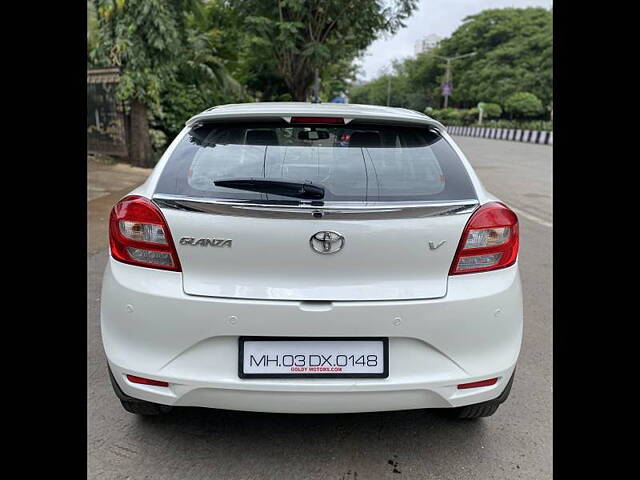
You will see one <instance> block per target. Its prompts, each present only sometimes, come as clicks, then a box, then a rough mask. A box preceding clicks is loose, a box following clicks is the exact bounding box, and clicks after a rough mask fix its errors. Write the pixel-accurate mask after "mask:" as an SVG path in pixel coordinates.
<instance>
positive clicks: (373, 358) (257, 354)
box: [238, 337, 389, 378]
mask: <svg viewBox="0 0 640 480" xmlns="http://www.w3.org/2000/svg"><path fill="white" fill-rule="evenodd" d="M238 375H239V376H240V378H289V377H306V378H321V377H322V378H325V377H333V378H337V377H340V378H387V377H388V376H389V339H388V338H383V337H365V338H361V337H358V338H350V337H349V338H346V337H337V338H327V337H322V338H292V337H240V339H239V358H238Z"/></svg>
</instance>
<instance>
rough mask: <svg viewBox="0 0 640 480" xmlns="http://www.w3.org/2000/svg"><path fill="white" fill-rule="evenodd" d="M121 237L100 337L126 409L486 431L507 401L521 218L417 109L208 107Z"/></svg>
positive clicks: (117, 219)
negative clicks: (363, 419) (437, 413)
mask: <svg viewBox="0 0 640 480" xmlns="http://www.w3.org/2000/svg"><path fill="white" fill-rule="evenodd" d="M109 235H110V250H111V257H110V259H109V262H108V265H107V268H106V271H105V273H104V281H103V287H102V307H101V322H102V339H103V343H104V349H105V352H106V355H107V359H108V363H109V370H110V375H111V380H112V383H113V387H114V389H115V392H116V394H117V395H118V397H119V398H120V400H121V402H122V405H123V406H124V408H125V409H126V410H127V411H129V412H132V413H137V414H143V415H145V414H146V415H153V414H158V413H162V412H166V411H168V410H170V409H171V407H172V406H199V407H211V408H220V409H230V410H247V411H261V412H288V413H339V412H340V413H345V412H368V411H384V410H404V409H418V408H449V409H451V411H453V412H455V413H456V414H457V415H458V416H460V417H463V418H475V417H482V416H488V415H491V414H493V413H494V412H495V411H496V409H497V408H498V406H499V405H500V403H502V402H504V401H505V399H506V398H507V396H508V394H509V391H510V389H511V384H512V382H513V375H514V371H515V367H516V361H517V359H518V354H519V352H520V345H521V342H522V323H523V322H522V292H521V285H520V275H519V272H518V262H517V257H518V244H519V241H518V220H517V217H516V215H515V214H514V213H513V211H511V210H510V209H509V208H508V207H507V206H505V205H504V204H503V203H501V202H500V201H498V200H497V199H495V198H493V197H492V196H491V195H490V194H488V193H487V192H486V191H485V190H484V188H483V187H482V185H481V184H480V181H479V180H478V178H477V176H476V175H475V173H474V171H473V170H472V168H471V166H470V165H469V163H468V161H467V160H466V158H465V156H464V154H463V153H462V152H461V151H460V149H459V148H458V147H457V146H456V144H455V143H454V141H453V140H452V139H451V137H450V136H449V135H448V134H447V132H446V130H445V128H444V127H443V126H442V125H441V124H440V123H439V122H437V121H435V120H433V119H431V118H429V117H427V116H425V115H422V114H420V113H417V112H413V111H409V110H404V109H398V108H388V107H378V106H367V105H344V104H307V103H252V104H241V105H225V106H219V107H214V108H211V109H209V110H206V111H204V112H202V113H200V114H199V115H196V116H194V117H193V118H191V119H190V120H189V121H188V122H187V124H186V127H185V128H184V130H183V131H182V132H181V133H180V134H179V135H178V136H177V138H176V139H175V140H174V141H173V142H172V144H171V145H170V146H169V148H168V149H167V151H166V152H165V153H164V155H163V156H162V158H161V159H160V161H159V162H158V165H157V166H156V168H155V169H154V171H153V173H152V174H151V176H150V177H149V178H148V180H147V181H146V182H145V183H144V184H143V185H141V186H140V187H138V188H137V189H135V190H134V191H132V192H131V194H130V195H128V196H126V197H125V198H123V199H122V200H120V201H119V202H118V204H117V205H116V206H115V207H114V208H113V211H112V213H111V218H110V226H109Z"/></svg>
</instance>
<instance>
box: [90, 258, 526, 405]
mask: <svg viewBox="0 0 640 480" xmlns="http://www.w3.org/2000/svg"><path fill="white" fill-rule="evenodd" d="M101 322H102V338H103V343H104V348H105V352H106V354H107V358H108V360H109V366H110V368H111V369H112V371H113V375H114V378H115V380H116V382H117V384H118V386H119V387H120V388H121V390H122V391H123V392H124V393H125V394H126V395H129V396H131V397H134V398H139V399H143V400H148V401H152V402H156V403H161V404H165V405H176V406H201V407H211V408H222V409H231V410H249V411H266V412H288V413H338V412H345V413H346V412H365V411H383V410H404V409H413V408H446V407H456V406H463V405H469V404H473V403H479V402H482V401H485V400H490V399H493V398H496V397H497V396H498V395H500V393H501V392H502V390H503V389H504V388H505V386H506V384H507V382H508V380H509V377H510V376H511V373H512V372H513V369H514V368H515V364H516V361H517V358H518V354H519V351H520V344H521V341H522V294H521V287H520V277H519V273H518V269H517V265H515V266H513V267H510V268H507V269H503V270H499V271H496V272H489V273H482V274H469V275H462V276H455V277H450V278H449V281H448V291H447V295H446V296H445V297H443V298H440V299H434V300H420V301H397V302H396V301H381V302H333V303H313V302H311V303H309V302H297V301H260V300H234V299H220V298H208V297H196V296H190V295H185V294H184V293H183V289H182V278H181V274H180V273H176V272H165V271H154V270H150V269H146V268H140V267H135V266H131V265H124V264H121V263H118V262H115V261H113V260H110V261H109V265H108V266H107V269H106V271H105V275H104V282H103V293H102V307H101ZM242 335H248V336H294V337H295V336H300V337H321V336H334V337H335V336H351V337H357V336H384V337H389V377H388V378H384V379H329V378H327V379H322V378H321V379H251V380H246V379H240V378H239V377H238V373H237V368H238V367H237V365H238V341H237V339H238V337H239V336H242ZM126 374H133V375H137V376H141V377H148V378H153V379H157V380H164V381H167V382H169V383H170V386H169V387H168V388H167V387H155V386H148V385H139V384H133V383H130V382H129V381H128V380H127V379H126ZM492 377H499V380H498V382H497V383H496V384H495V385H492V386H489V387H480V388H475V389H467V390H459V389H458V388H457V385H458V384H459V383H466V382H472V381H475V380H483V379H486V378H492Z"/></svg>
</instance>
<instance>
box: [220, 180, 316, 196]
mask: <svg viewBox="0 0 640 480" xmlns="http://www.w3.org/2000/svg"><path fill="white" fill-rule="evenodd" d="M213 184H214V185H215V186H216V187H227V188H235V189H237V190H248V191H250V192H260V193H273V194H275V195H283V196H285V197H296V198H303V199H311V200H319V199H322V198H324V188H323V187H320V186H318V185H314V184H312V183H300V182H283V181H280V180H266V179H259V178H231V179H227V180H215V181H214V182H213Z"/></svg>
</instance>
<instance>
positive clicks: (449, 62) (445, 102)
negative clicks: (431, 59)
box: [444, 58, 451, 108]
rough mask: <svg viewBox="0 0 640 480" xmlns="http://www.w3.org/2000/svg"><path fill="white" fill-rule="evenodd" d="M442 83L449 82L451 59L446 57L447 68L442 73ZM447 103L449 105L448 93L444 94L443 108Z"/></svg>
mask: <svg viewBox="0 0 640 480" xmlns="http://www.w3.org/2000/svg"><path fill="white" fill-rule="evenodd" d="M444 83H446V84H449V83H451V59H450V58H447V70H446V72H445V74H444ZM447 105H449V95H445V96H444V108H447Z"/></svg>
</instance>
